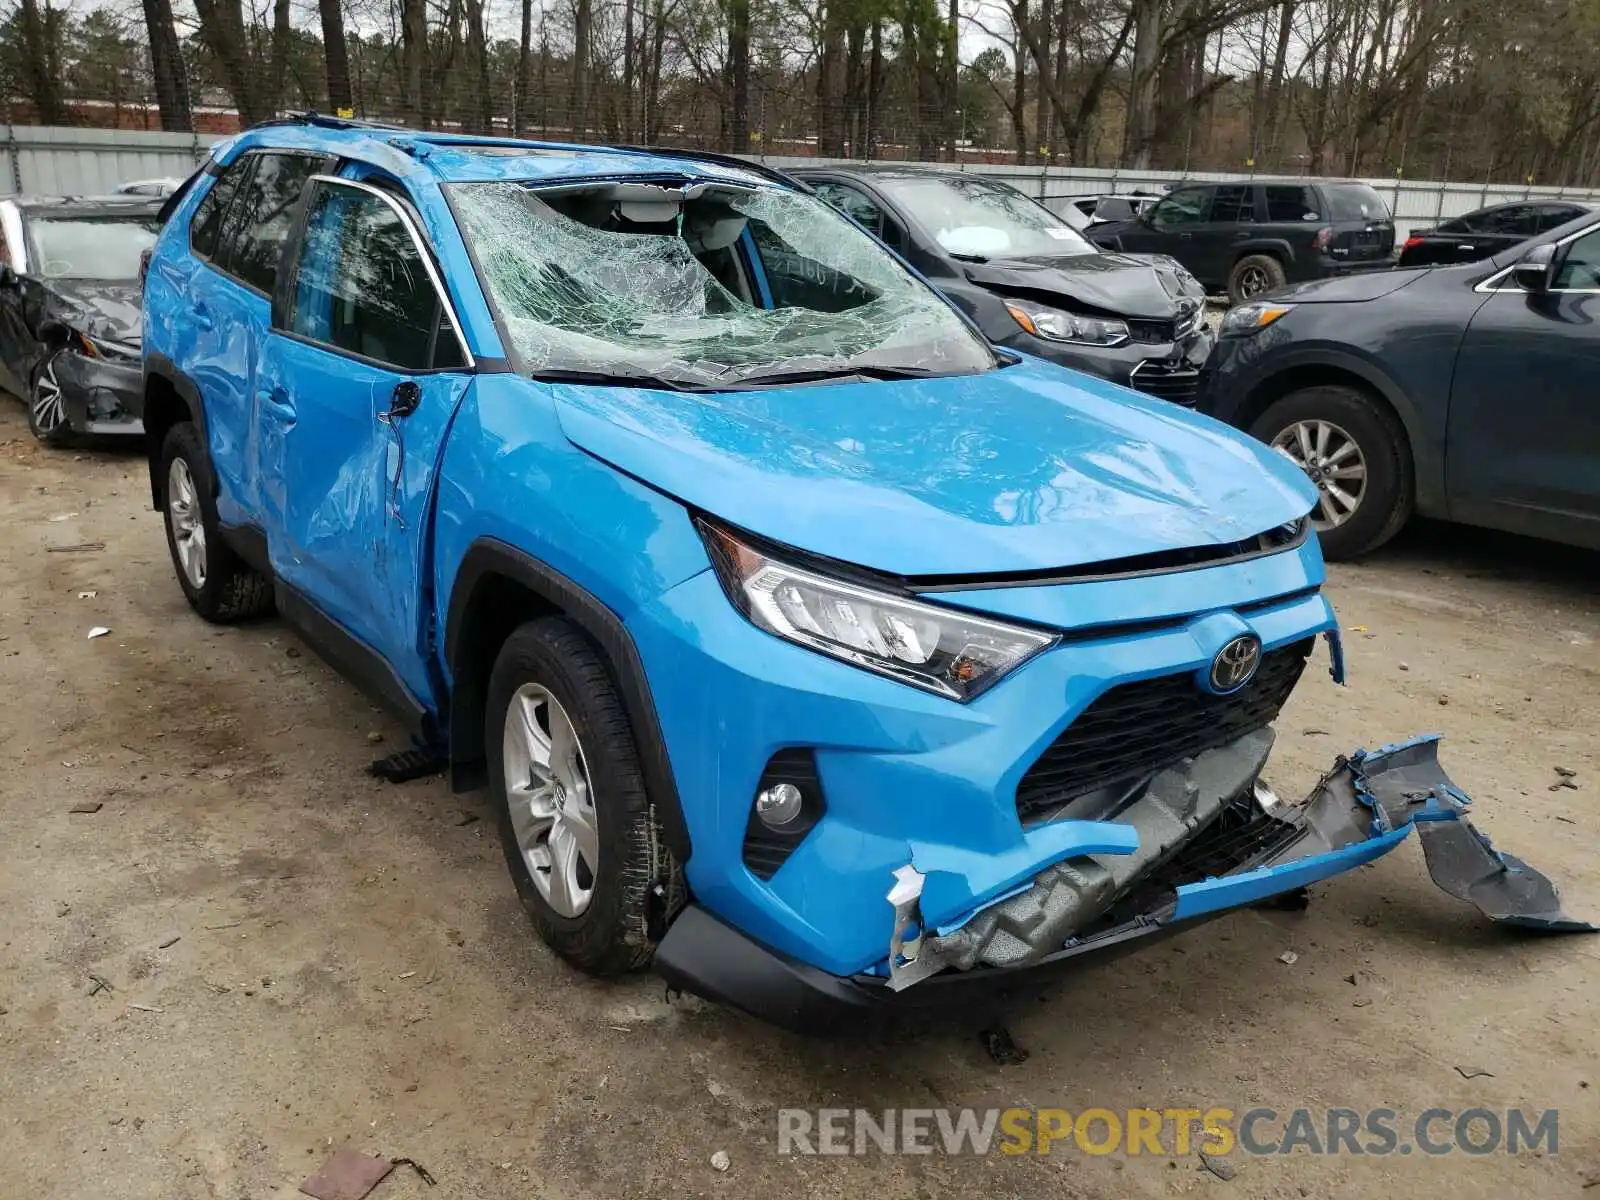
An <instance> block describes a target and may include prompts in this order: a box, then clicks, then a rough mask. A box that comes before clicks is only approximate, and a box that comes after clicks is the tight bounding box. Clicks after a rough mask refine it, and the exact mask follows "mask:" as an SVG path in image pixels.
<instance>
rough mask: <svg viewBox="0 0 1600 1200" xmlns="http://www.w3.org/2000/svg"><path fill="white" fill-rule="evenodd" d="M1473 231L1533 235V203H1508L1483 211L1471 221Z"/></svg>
mask: <svg viewBox="0 0 1600 1200" xmlns="http://www.w3.org/2000/svg"><path fill="white" fill-rule="evenodd" d="M1472 232H1474V233H1498V234H1507V235H1510V234H1523V235H1526V236H1528V237H1532V236H1533V205H1531V204H1508V205H1506V206H1505V207H1504V208H1496V209H1493V210H1491V211H1489V212H1486V213H1484V214H1483V215H1482V216H1480V217H1478V218H1477V219H1476V220H1474V221H1473V222H1472Z"/></svg>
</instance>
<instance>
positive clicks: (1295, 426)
mask: <svg viewBox="0 0 1600 1200" xmlns="http://www.w3.org/2000/svg"><path fill="white" fill-rule="evenodd" d="M1250 432H1251V433H1252V434H1253V435H1255V437H1257V438H1259V439H1260V440H1261V441H1263V442H1266V443H1267V444H1268V445H1269V446H1271V447H1272V448H1273V449H1274V450H1277V451H1278V452H1279V453H1280V454H1283V455H1285V456H1286V457H1287V458H1288V459H1289V460H1290V461H1291V462H1293V463H1294V464H1295V465H1296V466H1298V467H1299V468H1300V469H1301V470H1302V471H1304V472H1305V473H1306V477H1307V478H1309V479H1310V480H1311V482H1312V483H1313V484H1315V485H1316V488H1317V506H1316V508H1314V509H1312V511H1311V520H1312V524H1313V525H1314V526H1315V527H1316V530H1317V535H1318V537H1319V538H1320V540H1321V542H1322V552H1323V554H1324V555H1326V556H1327V557H1328V558H1329V559H1334V560H1338V559H1349V558H1356V557H1358V556H1359V555H1362V554H1366V553H1368V552H1369V551H1372V550H1376V549H1377V548H1378V547H1379V546H1381V545H1383V544H1384V543H1385V542H1387V541H1388V540H1389V539H1390V538H1392V537H1393V536H1394V535H1395V534H1397V533H1399V532H1400V528H1401V526H1403V525H1404V524H1405V523H1406V520H1407V518H1409V517H1410V515H1411V506H1412V470H1411V454H1410V449H1409V446H1408V444H1407V442H1406V436H1405V430H1404V429H1403V428H1402V426H1401V425H1400V422H1399V421H1398V420H1397V419H1396V418H1395V416H1394V414H1393V413H1391V412H1390V411H1389V410H1388V409H1387V408H1385V407H1383V406H1382V405H1380V404H1379V403H1378V402H1377V401H1376V400H1374V399H1373V398H1372V397H1371V396H1369V395H1368V394H1367V393H1365V392H1363V391H1360V390H1358V389H1356V388H1353V387H1346V386H1344V385H1342V384H1322V385H1319V386H1316V387H1308V388H1301V389H1300V390H1299V391H1295V392H1291V393H1289V394H1288V395H1287V396H1285V397H1283V398H1282V399H1281V400H1278V401H1276V402H1275V403H1274V404H1272V405H1271V406H1270V407H1269V408H1268V409H1267V410H1266V412H1264V413H1262V414H1261V416H1259V417H1258V418H1256V421H1255V424H1253V425H1252V426H1251V427H1250Z"/></svg>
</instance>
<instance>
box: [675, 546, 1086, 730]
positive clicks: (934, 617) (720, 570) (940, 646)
mask: <svg viewBox="0 0 1600 1200" xmlns="http://www.w3.org/2000/svg"><path fill="white" fill-rule="evenodd" d="M697 524H698V526H699V528H700V534H701V536H702V537H703V538H705V542H706V548H707V550H709V551H710V554H711V562H712V564H713V566H714V567H715V568H716V572H717V577H718V578H719V579H720V580H721V581H722V589H723V591H724V592H726V593H727V595H728V599H729V600H730V601H732V603H733V606H734V607H735V608H737V609H738V610H739V611H740V612H741V613H743V614H744V615H745V616H746V617H747V618H749V620H750V622H751V623H752V624H754V625H756V626H757V627H758V628H760V629H764V630H766V631H767V632H768V633H771V634H774V635H776V636H777V637H781V638H784V639H786V640H788V641H791V642H797V643H799V644H800V645H802V646H806V647H809V648H810V649H812V650H816V651H818V652H819V653H822V654H827V655H830V656H831V657H833V658H837V659H842V660H843V661H845V662H847V663H851V664H853V665H854V666H858V667H862V668H864V669H865V670H868V671H873V672H876V673H877V674H879V675H887V676H889V677H890V678H892V679H898V680H900V682H902V683H909V684H910V685H911V686H912V687H919V688H922V689H923V690H924V691H929V692H934V693H936V694H938V695H940V696H948V697H949V698H950V699H952V700H961V701H966V700H971V699H972V698H973V697H974V696H976V695H978V694H979V693H980V692H982V691H983V690H984V689H985V688H988V687H991V686H992V685H994V684H995V683H998V682H999V681H1000V680H1001V679H1003V678H1004V677H1005V676H1006V675H1008V674H1010V673H1011V672H1012V671H1014V670H1016V669H1017V668H1018V667H1020V666H1021V665H1022V664H1023V663H1025V662H1027V661H1028V660H1029V659H1030V658H1032V657H1033V656H1034V655H1035V654H1038V653H1039V652H1040V651H1041V650H1044V649H1045V648H1046V647H1048V646H1050V645H1052V644H1053V643H1054V642H1055V640H1056V639H1055V637H1054V636H1053V635H1051V634H1047V633H1039V632H1037V631H1035V630H1032V629H1024V628H1020V627H1018V626H1015V625H1002V624H1000V623H999V622H997V621H986V620H984V619H983V618H982V617H975V616H969V615H968V614H966V613H963V612H958V611H956V610H955V609H949V608H940V607H938V606H937V605H933V604H924V603H922V602H921V601H918V600H913V599H910V598H909V597H905V596H896V595H892V594H890V593H888V592H882V591H878V590H876V589H874V588H870V587H864V586H862V585H860V584H855V583H850V582H847V581H845V580H843V579H835V578H832V577H830V576H828V575H823V574H820V573H818V572H816V571H813V570H809V569H807V568H805V567H800V566H796V565H795V564H793V563H787V562H784V561H782V560H780V559H777V558H774V557H773V556H772V555H771V554H769V553H768V552H767V551H766V550H763V549H759V548H757V547H755V546H752V545H749V544H747V543H745V542H743V541H741V540H740V539H739V538H737V537H735V536H734V535H733V534H731V533H729V532H728V531H727V530H726V529H723V528H721V527H719V526H717V525H713V524H711V523H710V522H709V521H699V522H697Z"/></svg>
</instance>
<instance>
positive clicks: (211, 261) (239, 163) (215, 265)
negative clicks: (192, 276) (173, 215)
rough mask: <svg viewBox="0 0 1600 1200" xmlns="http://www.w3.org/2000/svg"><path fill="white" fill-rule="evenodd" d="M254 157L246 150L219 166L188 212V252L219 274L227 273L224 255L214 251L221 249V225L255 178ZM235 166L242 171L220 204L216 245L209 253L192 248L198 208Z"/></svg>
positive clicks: (185, 236) (253, 154)
mask: <svg viewBox="0 0 1600 1200" xmlns="http://www.w3.org/2000/svg"><path fill="white" fill-rule="evenodd" d="M256 158H257V155H256V152H255V151H254V150H246V151H245V152H244V153H243V154H241V155H240V156H239V157H238V158H236V159H234V160H233V161H232V162H231V163H229V164H228V165H227V166H225V167H219V168H218V170H217V173H216V174H215V175H214V176H212V180H211V186H210V187H208V188H207V189H206V194H205V195H204V196H201V197H200V200H199V202H198V203H197V204H196V205H195V206H194V211H193V212H192V213H190V214H189V222H188V225H187V227H186V228H185V229H184V231H183V235H184V240H185V241H186V242H187V243H188V245H189V253H190V254H191V255H193V256H194V257H195V259H197V260H198V261H200V262H203V263H205V264H206V266H208V267H210V268H211V269H212V270H214V271H216V272H218V273H219V274H222V275H228V271H227V268H226V267H224V266H223V265H222V263H223V262H224V261H226V259H225V257H224V256H222V255H220V254H218V253H217V252H216V251H219V250H221V249H222V229H223V226H225V225H226V224H227V223H228V214H229V213H230V212H232V211H233V205H234V202H235V201H236V200H238V199H239V192H240V191H242V190H243V189H244V188H245V187H246V186H247V185H248V184H249V182H250V180H252V179H253V178H255V173H256ZM235 167H239V168H241V169H242V171H243V174H242V175H240V177H239V184H238V187H236V188H234V191H233V195H231V196H229V197H228V202H227V204H225V205H223V206H222V212H221V214H220V215H219V216H218V217H217V243H216V246H215V248H214V250H213V252H212V253H210V254H202V253H201V252H200V251H199V250H196V249H195V248H194V225H195V222H196V221H198V220H199V219H200V210H201V209H202V208H204V207H205V203H206V201H207V200H209V199H211V198H212V195H213V194H214V193H215V192H216V190H217V185H218V184H219V183H221V182H222V177H223V176H224V175H226V174H227V173H228V172H229V171H231V170H233V169H234V168H235ZM229 278H232V276H231V275H229ZM239 282H241V283H243V282H244V281H243V280H240V281H239ZM246 286H249V285H246Z"/></svg>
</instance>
